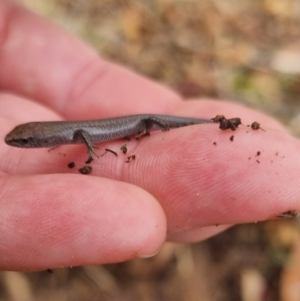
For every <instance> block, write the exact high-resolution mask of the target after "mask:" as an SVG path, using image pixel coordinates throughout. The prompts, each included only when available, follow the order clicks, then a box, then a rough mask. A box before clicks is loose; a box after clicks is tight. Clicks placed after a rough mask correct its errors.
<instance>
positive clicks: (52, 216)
mask: <svg viewBox="0 0 300 301" xmlns="http://www.w3.org/2000/svg"><path fill="white" fill-rule="evenodd" d="M0 188H1V189H0V200H1V210H0V221H1V223H0V232H1V240H0V269H4V270H26V271H28V270H43V269H48V268H57V267H63V266H77V265H89V264H101V263H110V262H119V261H124V260H128V259H132V258H136V257H140V256H149V255H153V254H154V253H155V252H157V250H158V249H159V247H160V245H161V244H162V242H163V241H164V238H165V235H166V222H165V216H164V213H163V211H162V209H161V207H160V205H159V204H158V203H157V201H156V200H155V199H154V198H153V197H152V196H151V195H149V194H148V193H146V192H145V191H143V190H142V189H139V188H138V187H134V186H132V185H129V184H125V183H121V182H117V181H112V180H108V179H102V178H96V177H84V176H77V175H63V174H60V175H59V174H55V175H39V176H30V177H28V176H26V177H22V176H13V177H11V176H6V175H4V174H2V175H1V177H0Z"/></svg>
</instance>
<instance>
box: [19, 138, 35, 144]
mask: <svg viewBox="0 0 300 301" xmlns="http://www.w3.org/2000/svg"><path fill="white" fill-rule="evenodd" d="M31 141H32V138H27V139H20V140H19V142H20V143H21V144H23V145H27V144H29V143H30V142H31Z"/></svg>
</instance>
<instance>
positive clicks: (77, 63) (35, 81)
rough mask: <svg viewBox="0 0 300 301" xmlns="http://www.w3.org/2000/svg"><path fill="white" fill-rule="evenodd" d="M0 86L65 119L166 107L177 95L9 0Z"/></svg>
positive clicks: (0, 14) (0, 36) (1, 6)
mask: <svg viewBox="0 0 300 301" xmlns="http://www.w3.org/2000/svg"><path fill="white" fill-rule="evenodd" d="M0 20H1V22H0V40H1V41H2V45H1V50H0V66H1V68H0V89H2V90H9V91H11V92H14V93H17V94H21V95H23V96H26V97H29V98H31V99H34V100H36V101H38V102H40V103H42V104H44V105H46V106H48V107H50V108H51V109H53V110H55V111H57V112H58V113H60V114H61V115H63V116H64V117H65V118H68V119H84V118H87V119H91V118H101V117H104V116H116V115H120V114H122V115H126V114H129V113H135V112H147V113H150V112H154V111H155V112H165V111H167V110H168V108H169V107H170V106H172V104H173V103H174V102H176V101H179V99H180V98H179V96H178V95H177V94H175V93H174V92H172V91H170V90H169V89H166V88H164V87H163V86H161V85H158V84H157V83H154V82H152V81H150V80H147V79H145V78H143V77H142V76H138V75H136V74H135V73H133V72H131V71H129V70H127V69H125V68H122V67H119V66H117V65H114V64H112V63H109V62H106V61H104V60H102V59H100V58H98V56H97V55H96V53H95V52H94V51H93V50H91V49H90V48H89V47H87V46H85V45H84V44H83V43H81V42H80V41H78V40H77V39H76V38H75V37H73V36H71V35H69V34H68V33H66V32H65V31H63V30H62V29H60V28H58V27H56V26H54V25H53V24H51V23H49V22H47V21H46V20H44V19H42V18H40V17H38V16H36V15H34V14H33V13H31V12H29V11H27V10H26V9H24V8H22V7H20V6H18V5H17V4H15V3H13V2H10V1H8V0H3V1H1V2H0Z"/></svg>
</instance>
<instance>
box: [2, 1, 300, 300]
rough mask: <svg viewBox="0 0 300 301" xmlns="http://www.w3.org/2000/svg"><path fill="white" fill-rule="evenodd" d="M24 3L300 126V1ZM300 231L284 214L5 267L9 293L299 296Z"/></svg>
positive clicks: (135, 64)
mask: <svg viewBox="0 0 300 301" xmlns="http://www.w3.org/2000/svg"><path fill="white" fill-rule="evenodd" d="M19 2H20V3H22V4H23V5H24V6H26V7H28V8H29V9H30V10H32V11H34V12H36V13H37V14H39V15H42V16H45V17H46V18H48V19H50V20H52V21H53V22H55V23H56V24H58V25H60V26H62V27H64V28H65V29H66V30H68V31H71V32H73V33H74V34H75V35H77V36H78V37H79V38H81V39H83V40H84V41H85V42H86V43H88V44H90V45H91V46H92V47H93V48H94V49H96V50H97V51H98V52H99V54H101V55H102V56H103V57H105V58H107V59H110V60H112V61H115V62H118V63H120V64H123V65H126V66H128V67H130V68H132V69H134V70H136V71H137V72H139V73H141V74H144V75H146V76H148V77H150V78H153V79H155V80H157V81H159V82H162V83H165V84H166V85H168V86H170V87H172V88H173V89H175V90H176V91H178V92H179V93H181V94H182V95H184V96H185V97H186V98H194V97H213V98H217V99H227V100H232V101H236V102H239V103H243V104H245V105H247V106H250V107H252V108H256V109H258V110H261V111H263V112H265V113H267V114H269V115H273V116H274V117H276V118H277V119H279V120H280V121H281V122H282V123H284V124H285V125H286V126H287V127H288V128H289V129H290V130H291V132H292V133H293V134H294V135H298V136H299V137H300V114H299V112H300V102H299V100H298V98H299V96H298V95H299V92H300V39H299V38H300V1H299V0H278V1H275V0H243V1H238V0H228V1H224V0H202V1H196V0H48V1H42V0H20V1H19ZM220 101H221V100H220ZM299 233H300V232H299V222H298V221H297V219H291V220H288V219H284V220H276V221H269V222H264V223H258V224H251V225H239V226H236V227H234V228H232V229H230V230H228V231H226V232H224V233H222V234H220V235H218V236H216V237H213V238H211V239H209V240H207V241H204V242H201V243H197V244H193V245H178V244H172V243H167V244H165V246H164V247H163V249H162V250H161V251H160V253H159V254H158V255H156V256H155V257H154V258H149V259H137V260H132V261H130V262H126V263H120V264H111V265H104V266H88V267H76V268H66V269H58V270H53V271H50V270H49V271H44V272H39V273H14V272H0V300H22V301H27V300H58V301H60V300H75V301H76V300H112V301H119V300H120V301H121V300H122V301H123V300H124V301H127V300H128V301H129V300H133V301H135V300H141V301H148V300H149V301H152V300H157V301H165V300H176V301H183V300H188V301H194V300H201V301H202V300H203V301H206V300H207V301H208V300H210V301H223V300H224V301H227V300H243V301H256V300H257V301H260V300H272V301H273V300H281V301H283V300H284V301H294V300H297V301H299V300H300V235H299Z"/></svg>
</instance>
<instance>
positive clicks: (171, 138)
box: [0, 0, 300, 271]
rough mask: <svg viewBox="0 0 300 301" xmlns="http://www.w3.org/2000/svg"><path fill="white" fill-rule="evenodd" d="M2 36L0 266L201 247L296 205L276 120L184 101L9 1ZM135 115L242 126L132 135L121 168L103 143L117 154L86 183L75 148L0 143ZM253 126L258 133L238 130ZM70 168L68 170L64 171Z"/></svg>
mask: <svg viewBox="0 0 300 301" xmlns="http://www.w3.org/2000/svg"><path fill="white" fill-rule="evenodd" d="M0 41H1V48H0V66H1V68H0V114H1V115H0V123H1V126H0V137H1V142H0V158H1V160H0V170H1V171H0V206H1V210H0V232H1V240H0V269H6V270H25V271H26V270H41V269H47V268H56V267H61V266H76V265H83V264H84V265H86V264H101V263H108V262H119V261H124V260H128V259H131V258H135V257H139V256H142V257H144V256H151V255H153V254H155V253H156V252H157V251H158V250H159V248H160V247H161V245H162V243H163V242H164V240H165V239H166V237H167V239H169V240H172V241H178V242H195V241H200V240H201V239H205V238H207V237H209V236H211V235H215V234H217V233H218V232H219V231H223V230H224V229H225V228H226V227H227V226H226V225H233V224H236V223H246V222H247V223H248V222H256V221H262V220H266V219H270V218H275V217H276V216H277V215H279V214H281V213H283V212H285V211H288V210H299V209H300V203H299V201H298V200H299V198H300V185H299V184H300V177H299V175H300V172H299V170H300V160H299V158H298V157H299V153H300V143H299V141H298V140H297V139H295V138H293V137H291V136H290V135H289V134H288V132H287V131H286V130H285V129H284V128H283V127H282V126H281V125H280V124H279V123H278V122H277V121H276V120H274V119H272V118H270V117H268V116H265V115H263V114H261V113H259V112H256V111H254V110H250V109H247V108H244V107H242V106H239V105H236V104H233V103H230V102H225V101H224V102H219V101H213V100H201V101H199V100H190V101H182V99H181V97H180V96H179V95H177V94H176V93H175V92H173V91H171V90H169V89H167V88H166V87H163V86H162V85H159V84H158V83H154V82H152V81H150V80H149V79H146V78H144V77H142V76H139V75H137V74H135V73H133V72H132V71H130V70H128V69H125V68H123V67H120V66H117V65H115V64H113V63H110V62H107V61H104V60H103V59H101V58H99V57H98V56H97V55H96V54H95V52H94V51H93V50H91V49H90V48H89V47H87V46H86V45H84V44H83V43H81V42H80V41H79V40H78V39H76V38H75V37H73V36H71V35H70V34H68V33H66V32H65V31H63V30H62V29H60V28H58V27H56V26H54V25H53V24H51V23H50V22H48V21H47V20H45V19H42V18H40V17H37V16H35V15H34V14H32V13H31V12H29V11H27V10H25V9H24V8H21V7H19V6H17V5H16V4H14V3H13V2H10V1H7V0H0ZM116 87H118V89H116ZM91 108H92V109H91ZM138 113H157V114H170V115H180V116H191V117H193V116H195V117H201V118H212V117H214V116H215V115H217V114H224V115H225V116H227V117H240V118H241V119H242V122H243V124H244V125H242V126H240V127H239V129H238V130H237V131H235V132H232V131H230V130H229V131H221V130H219V129H218V125H217V124H213V125H198V126H190V127H186V128H180V129H176V130H171V131H168V132H157V133H154V134H152V135H151V136H150V137H145V138H144V139H141V140H139V141H135V140H132V141H130V142H127V147H128V150H129V151H128V155H131V154H135V155H136V157H137V158H136V160H135V161H132V162H130V163H125V160H126V157H125V156H123V155H122V154H121V153H120V151H119V148H120V146H121V145H122V144H124V141H113V142H110V143H104V144H101V145H99V147H100V149H99V150H98V152H99V154H101V153H103V149H104V148H110V149H112V150H115V151H118V153H119V156H118V157H117V158H116V157H115V156H113V155H112V154H109V153H108V154H106V155H105V156H103V157H101V158H99V159H97V160H95V161H94V162H93V164H92V167H93V171H92V174H91V175H90V176H83V175H80V174H78V168H79V167H82V166H83V164H84V163H83V162H84V161H85V160H86V158H87V154H86V149H85V147H84V146H62V147H60V148H58V149H55V150H53V151H51V152H48V151H47V150H46V149H32V150H31V149H26V150H25V149H18V148H12V147H9V146H7V145H6V144H5V143H4V137H5V135H6V134H7V133H8V132H9V131H10V130H11V129H12V128H13V127H14V126H16V125H17V124H20V123H24V122H29V121H37V120H39V121H42V120H76V119H93V118H107V117H114V116H119V115H129V114H138ZM253 121H258V122H260V123H261V125H262V127H263V128H264V129H266V132H263V131H260V130H259V131H253V130H251V129H249V128H248V127H246V125H248V124H250V123H252V122H253ZM232 135H234V141H233V142H232V141H230V139H229V138H230V137H231V136H232ZM214 142H216V145H214V144H213V143H214ZM258 151H260V152H261V154H260V155H259V156H257V152H258ZM249 158H250V159H249ZM71 161H74V162H75V163H76V168H75V169H69V168H68V167H67V164H68V163H69V162H71ZM257 161H259V162H257ZM216 224H218V225H220V226H219V227H216V226H215V225H216ZM20 250H22V252H20Z"/></svg>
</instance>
